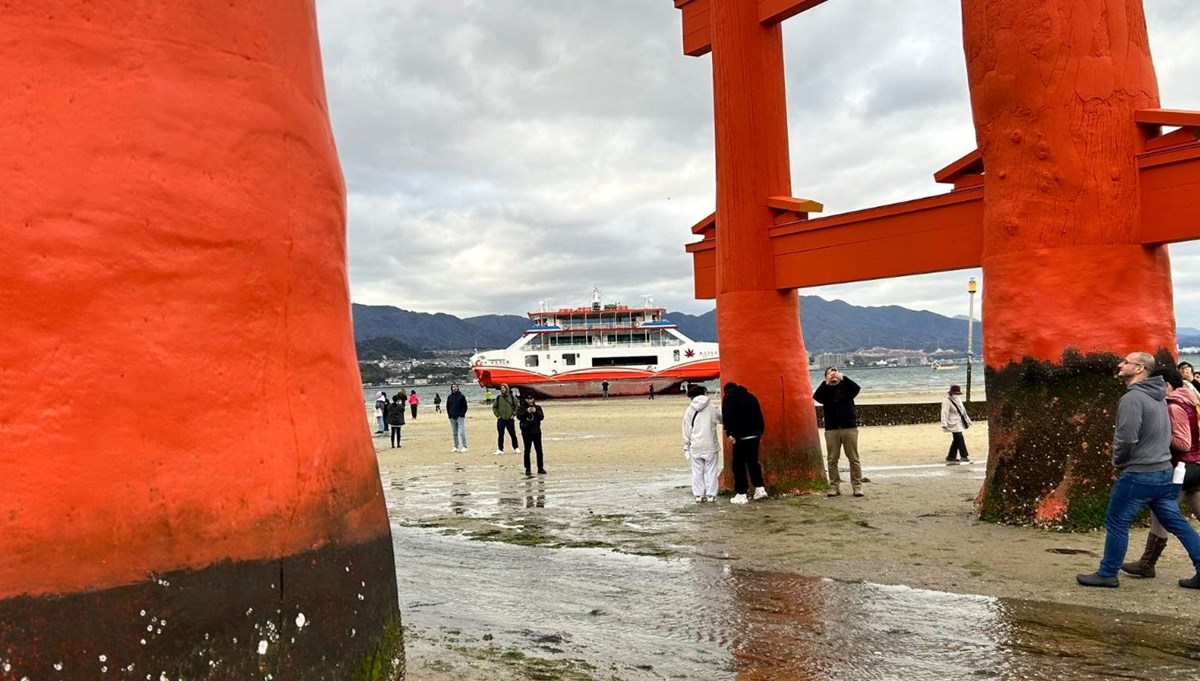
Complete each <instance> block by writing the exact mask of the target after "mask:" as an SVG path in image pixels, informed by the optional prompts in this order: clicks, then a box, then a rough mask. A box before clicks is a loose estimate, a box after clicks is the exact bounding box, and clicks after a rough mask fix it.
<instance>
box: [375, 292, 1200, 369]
mask: <svg viewBox="0 0 1200 681" xmlns="http://www.w3.org/2000/svg"><path fill="white" fill-rule="evenodd" d="M353 314H354V338H355V341H356V342H357V343H358V344H359V345H360V346H362V345H363V343H364V342H365V341H371V340H373V339H377V338H394V339H396V340H398V341H400V342H401V343H403V344H404V345H407V346H410V347H411V348H413V349H414V350H417V351H430V350H471V349H479V350H486V349H493V348H504V347H508V346H509V345H510V344H511V343H512V342H513V341H514V340H516V339H517V338H519V337H520V336H521V334H522V333H524V332H525V329H527V328H529V318H528V317H523V316H520V315H483V316H479V317H467V318H466V319H460V318H458V317H455V316H453V315H449V314H444V313H438V314H430V313H427V312H410V311H408V310H402V309H400V308H398V307H392V306H390V305H359V304H357V303H355V304H354V306H353ZM666 318H667V319H669V320H671V321H673V322H675V323H676V324H678V325H679V330H680V331H682V332H683V333H684V334H685V335H687V336H689V337H690V338H692V339H693V340H697V341H715V340H717V312H716V310H711V311H709V312H706V313H704V314H702V315H691V314H686V313H683V312H668V313H667V315H666ZM800 325H801V328H802V329H803V332H804V345H805V348H806V349H807V350H808V351H809V352H810V353H818V352H853V351H855V350H861V349H867V348H876V347H882V348H891V349H896V350H924V351H926V352H931V351H933V350H937V349H943V350H961V351H964V352H965V351H966V349H967V320H966V318H965V317H962V316H959V317H954V318H951V317H945V316H943V315H940V314H935V313H933V312H927V311H924V310H910V309H908V308H904V307H900V306H898V305H887V306H883V307H860V306H858V305H851V304H849V303H847V302H844V301H841V300H825V299H824V298H821V297H819V296H800ZM1178 336H1179V338H1178V340H1179V346H1180V347H1189V346H1200V330H1197V329H1193V328H1190V327H1180V328H1179V330H1178ZM974 337H975V347H976V352H979V351H980V350H979V348H980V347H981V346H982V339H983V335H982V328H981V326H980V323H979V322H975V330H974ZM392 350H393V356H398V355H396V354H395V351H396V350H397V348H392Z"/></svg>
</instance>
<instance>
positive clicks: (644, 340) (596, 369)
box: [470, 289, 721, 397]
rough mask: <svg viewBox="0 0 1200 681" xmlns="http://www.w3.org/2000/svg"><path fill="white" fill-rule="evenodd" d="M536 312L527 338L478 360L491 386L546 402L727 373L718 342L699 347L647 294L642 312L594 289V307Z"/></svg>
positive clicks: (483, 380)
mask: <svg viewBox="0 0 1200 681" xmlns="http://www.w3.org/2000/svg"><path fill="white" fill-rule="evenodd" d="M541 308H542V309H540V310H538V311H537V312H530V313H529V319H530V321H531V322H532V324H531V325H530V327H529V328H528V329H527V330H526V331H525V333H524V334H523V335H522V336H521V337H520V338H518V339H517V340H516V341H515V342H514V343H513V344H512V345H510V346H508V347H507V348H505V349H503V350H487V351H484V352H479V353H476V354H475V355H472V356H471V359H470V363H471V370H472V371H474V372H475V378H476V379H477V380H478V381H479V385H480V386H482V387H484V388H493V387H496V386H498V385H500V384H502V383H507V384H508V385H509V386H511V387H514V388H517V389H519V390H520V391H521V393H522V394H524V393H525V392H526V391H529V392H532V393H534V394H536V395H538V396H540V397H598V396H601V395H603V394H604V384H605V383H607V384H608V394H609V395H611V396H620V395H647V394H649V392H650V391H651V389H653V391H654V392H655V393H667V392H674V391H678V390H679V386H680V385H681V384H683V383H685V382H697V381H707V380H710V379H713V378H717V377H718V376H720V373H721V363H720V355H719V353H718V351H717V344H716V343H708V342H697V341H694V340H692V339H691V338H688V337H687V336H685V335H684V334H683V333H682V332H681V331H679V328H678V327H677V326H676V325H675V323H673V322H671V321H670V320H668V319H666V318H665V316H664V315H665V314H666V308H661V307H654V301H653V299H651V298H649V297H647V298H646V301H645V302H644V304H643V305H642V306H641V307H628V306H625V305H620V304H607V305H606V304H603V303H602V302H601V300H600V291H599V289H593V290H592V303H591V305H589V306H587V307H576V308H559V309H557V310H551V309H548V308H547V306H546V305H545V304H543V305H541Z"/></svg>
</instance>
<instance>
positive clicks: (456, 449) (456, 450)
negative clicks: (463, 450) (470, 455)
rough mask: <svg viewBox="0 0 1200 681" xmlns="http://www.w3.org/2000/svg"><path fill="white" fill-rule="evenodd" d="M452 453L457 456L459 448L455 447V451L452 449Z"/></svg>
mask: <svg viewBox="0 0 1200 681" xmlns="http://www.w3.org/2000/svg"><path fill="white" fill-rule="evenodd" d="M450 451H452V452H454V453H455V454H457V453H458V447H455V448H454V449H451V450H450Z"/></svg>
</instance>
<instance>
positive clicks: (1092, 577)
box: [1075, 572, 1200, 589]
mask: <svg viewBox="0 0 1200 681" xmlns="http://www.w3.org/2000/svg"><path fill="white" fill-rule="evenodd" d="M1075 581H1076V582H1079V586H1105V587H1108V588H1110V589H1115V588H1117V587H1118V586H1121V583H1120V582H1119V581H1117V578H1116V577H1101V576H1100V574H1099V573H1096V572H1093V573H1091V574H1088V575H1075ZM1181 582H1182V580H1181ZM1180 586H1182V583H1181V584H1180ZM1197 586H1198V587H1200V585H1197Z"/></svg>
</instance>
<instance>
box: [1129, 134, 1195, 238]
mask: <svg viewBox="0 0 1200 681" xmlns="http://www.w3.org/2000/svg"><path fill="white" fill-rule="evenodd" d="M1138 160H1139V163H1140V164H1141V166H1142V170H1141V173H1140V178H1141V183H1142V216H1141V223H1140V224H1141V233H1140V235H1139V238H1138V241H1139V242H1141V243H1144V244H1151V245H1152V244H1164V243H1172V242H1178V241H1190V240H1192V239H1196V238H1197V237H1200V142H1194V143H1192V144H1191V145H1188V146H1186V147H1183V148H1178V149H1174V150H1172V151H1164V152H1158V153H1151V154H1143V155H1141V156H1139V157H1138Z"/></svg>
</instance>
